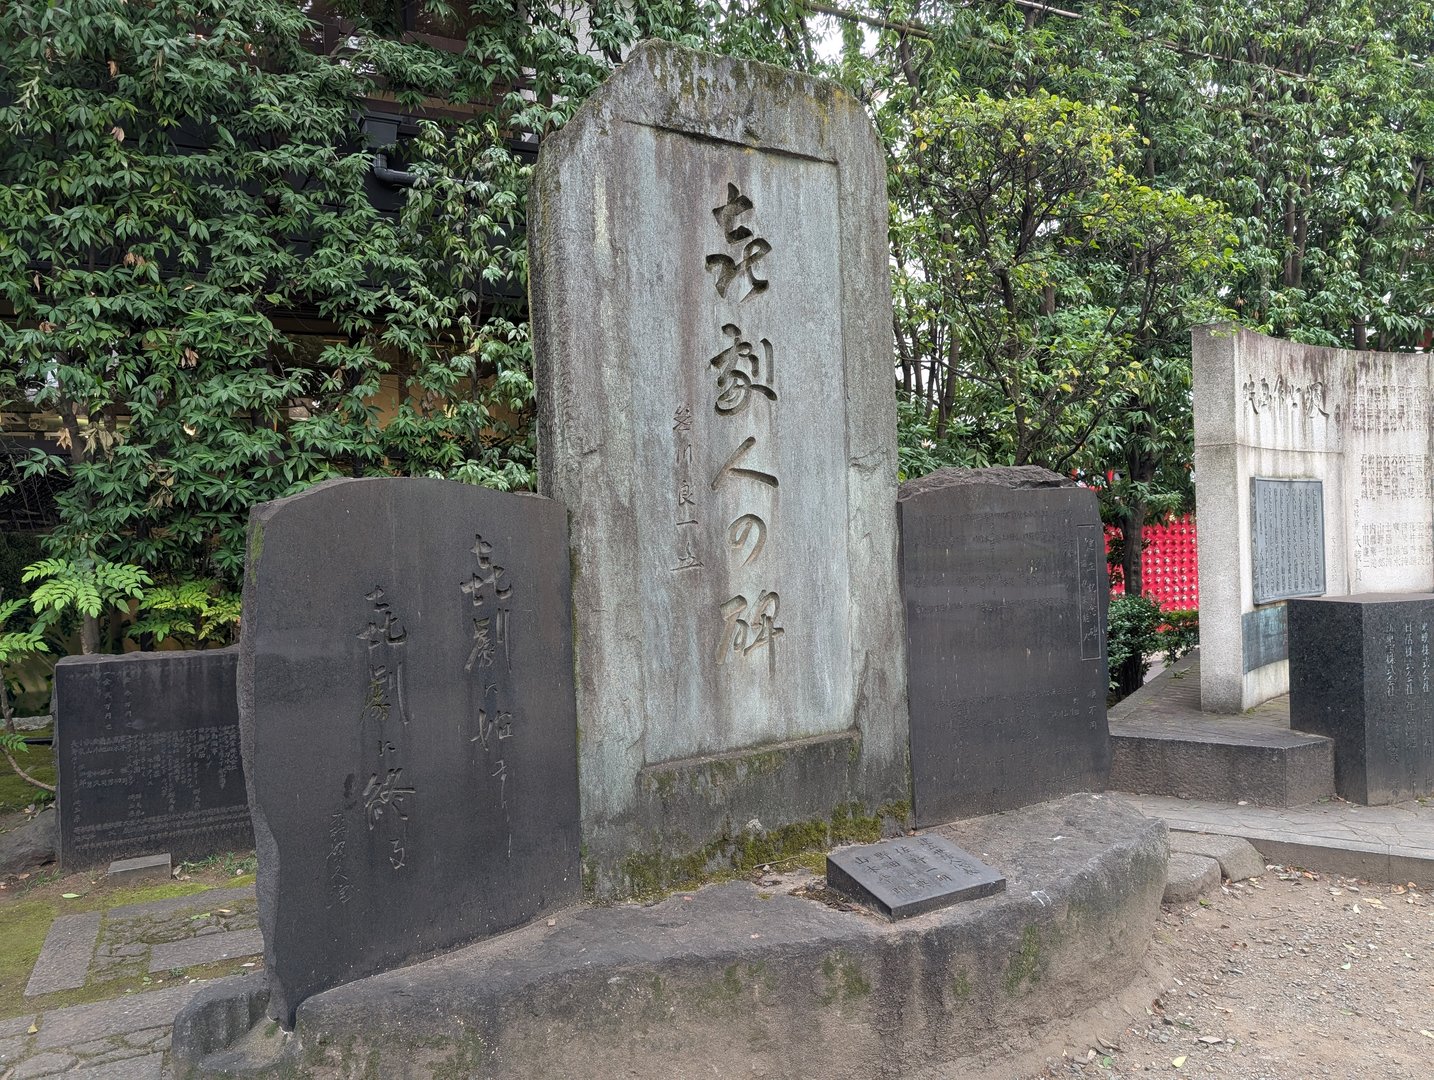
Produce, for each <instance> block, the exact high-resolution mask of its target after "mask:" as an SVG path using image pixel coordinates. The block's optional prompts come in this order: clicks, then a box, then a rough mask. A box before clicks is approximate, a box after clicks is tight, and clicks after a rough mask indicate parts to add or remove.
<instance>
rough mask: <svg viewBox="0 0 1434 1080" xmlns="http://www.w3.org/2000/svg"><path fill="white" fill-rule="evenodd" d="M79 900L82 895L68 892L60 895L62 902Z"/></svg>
mask: <svg viewBox="0 0 1434 1080" xmlns="http://www.w3.org/2000/svg"><path fill="white" fill-rule="evenodd" d="M79 898H80V894H79V893H77V892H66V893H61V894H60V899H61V900H78V899H79Z"/></svg>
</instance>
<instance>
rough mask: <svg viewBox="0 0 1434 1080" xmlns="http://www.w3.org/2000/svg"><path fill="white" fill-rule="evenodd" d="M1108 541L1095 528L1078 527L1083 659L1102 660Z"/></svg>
mask: <svg viewBox="0 0 1434 1080" xmlns="http://www.w3.org/2000/svg"><path fill="white" fill-rule="evenodd" d="M1103 557H1104V541H1103V538H1102V537H1101V534H1100V529H1099V527H1098V526H1095V525H1079V526H1077V527H1076V590H1077V596H1076V603H1077V605H1078V609H1079V612H1080V620H1079V622H1080V625H1079V633H1080V658H1081V659H1082V660H1099V659H1100V640H1101V634H1100V561H1099V560H1100V559H1102V558H1103Z"/></svg>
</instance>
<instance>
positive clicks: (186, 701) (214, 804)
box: [55, 648, 253, 869]
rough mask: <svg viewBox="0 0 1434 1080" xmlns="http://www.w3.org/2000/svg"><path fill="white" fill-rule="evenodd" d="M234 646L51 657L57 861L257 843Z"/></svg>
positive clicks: (193, 853) (194, 853) (185, 853)
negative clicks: (248, 796) (243, 760)
mask: <svg viewBox="0 0 1434 1080" xmlns="http://www.w3.org/2000/svg"><path fill="white" fill-rule="evenodd" d="M237 662H238V650H237V649H234V648H229V649H205V650H196V651H192V652H157V653H129V654H127V655H124V656H67V657H65V658H63V659H62V660H60V662H59V663H58V664H56V665H55V759H56V763H57V764H58V766H59V773H60V782H59V789H60V790H59V815H60V841H59V855H60V862H61V864H62V865H63V866H64V867H65V868H66V869H74V868H76V867H82V866H90V865H93V864H95V863H106V862H110V861H112V860H115V859H123V858H130V857H133V856H138V855H151V854H153V853H155V852H157V851H167V852H169V853H170V854H171V855H173V856H174V858H176V859H198V858H203V857H205V856H207V855H213V854H215V853H217V852H221V851H233V850H244V849H247V848H248V847H250V846H251V845H252V844H253V832H252V830H251V828H250V825H249V807H248V804H247V803H246V801H245V788H244V770H243V765H242V763H241V760H240V754H239V715H238V708H237V706H236V704H235V686H234V675H235V669H236V665H237Z"/></svg>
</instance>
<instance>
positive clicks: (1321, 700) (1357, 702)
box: [1289, 593, 1434, 805]
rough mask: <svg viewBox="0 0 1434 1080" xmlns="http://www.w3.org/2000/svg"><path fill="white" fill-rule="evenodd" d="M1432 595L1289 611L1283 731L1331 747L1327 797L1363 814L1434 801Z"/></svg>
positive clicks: (1371, 596)
mask: <svg viewBox="0 0 1434 1080" xmlns="http://www.w3.org/2000/svg"><path fill="white" fill-rule="evenodd" d="M1431 630H1434V595H1431V594H1429V593H1364V594H1361V595H1356V596H1322V597H1318V598H1311V599H1304V600H1291V601H1289V650H1290V727H1292V728H1295V729H1297V730H1299V731H1307V732H1310V733H1312V734H1315V735H1324V736H1327V737H1328V738H1330V739H1333V740H1334V787H1335V791H1337V792H1338V793H1339V794H1340V795H1341V796H1343V797H1344V798H1346V799H1349V800H1351V801H1352V802H1357V803H1364V804H1366V805H1377V804H1383V803H1393V802H1400V801H1401V800H1404V799H1413V798H1418V797H1421V796H1424V795H1429V794H1434V696H1431V694H1430V671H1431V665H1430V646H1431V640H1430V635H1431Z"/></svg>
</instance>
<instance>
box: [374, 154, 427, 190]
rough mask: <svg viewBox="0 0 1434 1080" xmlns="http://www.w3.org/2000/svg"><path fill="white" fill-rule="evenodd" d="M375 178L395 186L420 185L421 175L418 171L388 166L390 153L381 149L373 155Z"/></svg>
mask: <svg viewBox="0 0 1434 1080" xmlns="http://www.w3.org/2000/svg"><path fill="white" fill-rule="evenodd" d="M373 178H374V179H375V180H377V181H379V182H380V183H383V184H389V185H391V186H393V187H418V186H419V183H420V181H421V179H422V178H421V177H420V176H419V175H418V174H417V173H411V172H405V171H403V170H402V169H390V168H389V167H388V155H387V154H385V153H384V152H383V151H379V152H378V153H376V154H374V156H373Z"/></svg>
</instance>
